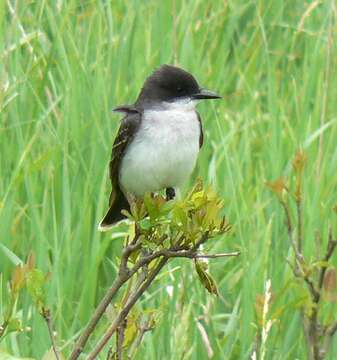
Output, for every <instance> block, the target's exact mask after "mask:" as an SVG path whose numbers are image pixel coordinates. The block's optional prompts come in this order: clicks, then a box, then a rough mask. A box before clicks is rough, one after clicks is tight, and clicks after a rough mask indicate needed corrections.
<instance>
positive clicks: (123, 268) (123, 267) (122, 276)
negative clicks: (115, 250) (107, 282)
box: [69, 238, 144, 360]
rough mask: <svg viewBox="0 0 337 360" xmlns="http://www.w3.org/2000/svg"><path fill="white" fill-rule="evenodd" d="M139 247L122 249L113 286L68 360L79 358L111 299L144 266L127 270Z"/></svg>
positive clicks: (139, 265)
mask: <svg viewBox="0 0 337 360" xmlns="http://www.w3.org/2000/svg"><path fill="white" fill-rule="evenodd" d="M137 239H138V238H137ZM137 239H136V241H137ZM140 246H141V244H140V243H138V244H135V243H131V244H130V245H127V246H126V248H125V249H124V251H123V254H122V258H121V263H120V267H119V272H118V276H117V278H116V280H115V281H114V282H113V284H112V285H111V287H110V289H109V290H108V291H107V293H106V294H105V296H104V297H103V299H102V300H101V302H100V303H99V305H98V306H97V308H96V310H95V312H94V314H93V316H92V318H91V319H90V321H89V323H88V325H87V326H86V328H85V330H84V331H83V333H82V335H81V336H80V337H79V339H78V340H77V342H76V344H75V347H74V349H73V351H72V353H71V354H70V357H69V360H76V359H77V358H78V357H79V355H80V354H81V352H82V350H83V348H84V346H85V344H86V343H87V341H88V339H89V337H90V335H91V334H92V332H93V331H94V329H95V327H96V325H97V323H98V321H99V320H100V318H101V317H102V315H103V314H104V312H105V310H106V308H107V307H108V305H109V304H110V302H111V300H112V299H113V297H114V296H115V295H116V293H117V292H118V290H119V289H120V288H121V287H122V285H123V284H124V283H125V282H126V281H127V280H128V279H130V278H131V277H132V276H133V275H134V274H135V273H136V272H137V271H138V270H139V269H140V267H142V266H144V264H143V262H142V261H139V262H138V263H137V264H136V265H135V266H134V267H133V269H132V271H130V270H129V269H128V268H127V262H128V259H129V257H130V255H131V253H132V252H133V251H135V250H137V249H138V248H139V247H140Z"/></svg>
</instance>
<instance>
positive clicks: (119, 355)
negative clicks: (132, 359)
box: [116, 318, 127, 360]
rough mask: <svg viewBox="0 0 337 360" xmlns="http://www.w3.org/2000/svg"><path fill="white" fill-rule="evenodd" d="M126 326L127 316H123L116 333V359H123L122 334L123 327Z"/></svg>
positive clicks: (123, 333)
mask: <svg viewBox="0 0 337 360" xmlns="http://www.w3.org/2000/svg"><path fill="white" fill-rule="evenodd" d="M126 326H127V318H125V319H124V320H123V321H122V322H121V324H120V326H119V327H118V328H117V335H116V345H117V346H116V360H123V343H124V335H125V329H126Z"/></svg>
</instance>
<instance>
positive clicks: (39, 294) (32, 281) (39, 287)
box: [26, 269, 46, 312]
mask: <svg viewBox="0 0 337 360" xmlns="http://www.w3.org/2000/svg"><path fill="white" fill-rule="evenodd" d="M26 281H27V289H28V292H29V294H30V296H31V297H32V300H33V301H34V303H35V305H36V306H37V308H38V310H39V312H41V311H42V307H43V305H44V291H43V285H44V284H45V282H46V277H45V275H44V273H43V272H42V271H41V270H38V269H33V270H31V271H29V272H28V273H27V275H26Z"/></svg>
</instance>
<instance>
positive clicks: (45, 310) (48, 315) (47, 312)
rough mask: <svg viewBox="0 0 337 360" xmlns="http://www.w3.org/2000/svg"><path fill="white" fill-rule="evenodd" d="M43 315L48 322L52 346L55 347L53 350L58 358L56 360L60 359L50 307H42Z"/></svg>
mask: <svg viewBox="0 0 337 360" xmlns="http://www.w3.org/2000/svg"><path fill="white" fill-rule="evenodd" d="M41 315H42V317H43V318H44V319H45V321H46V324H47V328H48V333H49V337H50V341H51V345H52V348H53V352H54V354H55V358H56V360H60V356H59V353H58V350H57V345H56V341H55V336H54V330H53V322H52V319H51V313H50V309H48V308H42V312H41Z"/></svg>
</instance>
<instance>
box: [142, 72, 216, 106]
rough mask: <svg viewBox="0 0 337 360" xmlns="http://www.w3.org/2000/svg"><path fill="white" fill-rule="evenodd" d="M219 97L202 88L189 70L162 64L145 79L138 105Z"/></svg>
mask: <svg viewBox="0 0 337 360" xmlns="http://www.w3.org/2000/svg"><path fill="white" fill-rule="evenodd" d="M184 98H185V99H194V100H199V99H218V98H220V96H218V95H216V94H215V93H213V92H211V91H209V90H205V89H201V88H200V87H199V85H198V82H197V81H196V79H195V78H194V77H193V75H191V74H190V73H188V72H187V71H185V70H183V69H180V68H177V67H175V66H171V65H162V66H161V67H160V68H159V69H157V70H156V71H154V72H153V73H152V74H151V75H150V76H149V77H148V78H147V79H146V81H145V83H144V86H143V88H142V90H141V92H140V94H139V97H138V99H137V105H141V104H144V103H156V102H162V101H166V102H173V101H177V100H180V99H184Z"/></svg>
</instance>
